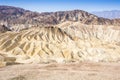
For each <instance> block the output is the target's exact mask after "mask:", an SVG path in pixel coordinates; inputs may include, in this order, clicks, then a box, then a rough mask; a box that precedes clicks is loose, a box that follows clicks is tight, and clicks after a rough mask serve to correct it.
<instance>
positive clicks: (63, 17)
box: [0, 6, 120, 31]
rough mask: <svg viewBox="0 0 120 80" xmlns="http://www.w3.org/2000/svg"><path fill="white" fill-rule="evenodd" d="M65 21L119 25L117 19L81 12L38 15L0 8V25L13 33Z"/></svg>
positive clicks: (9, 7)
mask: <svg viewBox="0 0 120 80" xmlns="http://www.w3.org/2000/svg"><path fill="white" fill-rule="evenodd" d="M66 21H72V22H79V23H82V24H88V25H120V20H119V19H113V20H110V19H106V18H101V17H98V16H96V15H93V14H91V13H88V12H85V11H82V10H72V11H58V12H44V13H38V12H32V11H29V10H25V9H22V8H18V7H12V6H0V24H1V25H6V26H7V27H9V28H10V29H11V30H14V31H19V30H21V29H24V28H28V27H31V26H38V25H39V26H40V25H41V26H43V25H44V26H52V25H57V24H60V23H63V22H66ZM18 26H19V27H18Z"/></svg>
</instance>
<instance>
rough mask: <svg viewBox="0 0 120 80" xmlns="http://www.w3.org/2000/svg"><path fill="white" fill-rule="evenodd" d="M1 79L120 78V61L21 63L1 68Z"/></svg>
mask: <svg viewBox="0 0 120 80" xmlns="http://www.w3.org/2000/svg"><path fill="white" fill-rule="evenodd" d="M0 80H120V64H119V63H87V62H81V63H67V64H58V63H50V64H20V65H10V66H6V67H2V68H0Z"/></svg>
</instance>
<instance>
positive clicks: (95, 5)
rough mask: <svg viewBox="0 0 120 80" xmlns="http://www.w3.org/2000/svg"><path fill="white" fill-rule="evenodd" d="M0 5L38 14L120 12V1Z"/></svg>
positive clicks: (10, 1)
mask: <svg viewBox="0 0 120 80" xmlns="http://www.w3.org/2000/svg"><path fill="white" fill-rule="evenodd" d="M0 5H7V6H15V7H21V8H24V9H27V10H31V11H37V12H55V11H65V10H75V9H80V10H84V11H88V12H93V11H110V10H120V0H0Z"/></svg>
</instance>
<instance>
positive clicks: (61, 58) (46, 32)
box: [0, 23, 120, 63]
mask: <svg viewBox="0 0 120 80" xmlns="http://www.w3.org/2000/svg"><path fill="white" fill-rule="evenodd" d="M65 24H66V23H65ZM69 24H70V23H69ZM60 25H62V27H61V26H60ZM60 25H59V27H61V28H57V27H33V28H30V29H26V30H23V31H20V32H5V33H2V34H0V52H1V55H5V56H4V57H7V58H9V59H12V60H13V61H12V60H11V61H12V62H13V63H43V62H44V63H46V62H58V63H59V62H61V63H64V62H71V61H72V62H73V61H75V62H79V61H95V62H98V61H107V62H113V61H115V62H118V61H119V60H120V30H119V27H113V26H99V25H95V26H92V25H91V26H88V25H82V24H79V26H75V25H77V23H74V24H71V25H67V27H66V26H65V25H64V26H63V24H60ZM72 25H74V26H72Z"/></svg>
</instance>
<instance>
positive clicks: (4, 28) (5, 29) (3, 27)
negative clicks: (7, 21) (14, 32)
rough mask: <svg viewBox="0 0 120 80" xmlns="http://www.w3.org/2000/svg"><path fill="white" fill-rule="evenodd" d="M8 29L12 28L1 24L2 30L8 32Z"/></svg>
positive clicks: (0, 28) (0, 29)
mask: <svg viewBox="0 0 120 80" xmlns="http://www.w3.org/2000/svg"><path fill="white" fill-rule="evenodd" d="M6 31H11V30H10V29H9V28H8V27H6V26H5V25H0V32H6Z"/></svg>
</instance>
